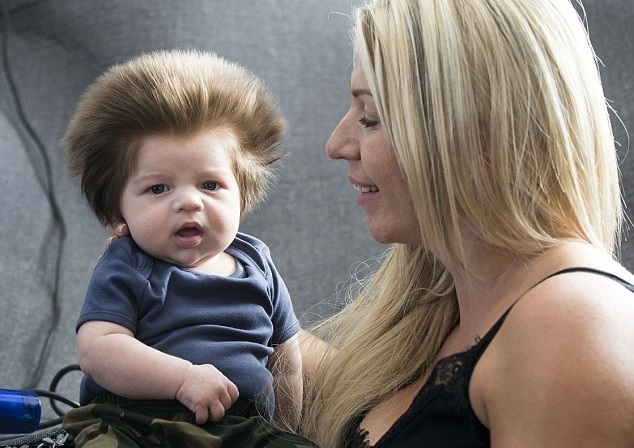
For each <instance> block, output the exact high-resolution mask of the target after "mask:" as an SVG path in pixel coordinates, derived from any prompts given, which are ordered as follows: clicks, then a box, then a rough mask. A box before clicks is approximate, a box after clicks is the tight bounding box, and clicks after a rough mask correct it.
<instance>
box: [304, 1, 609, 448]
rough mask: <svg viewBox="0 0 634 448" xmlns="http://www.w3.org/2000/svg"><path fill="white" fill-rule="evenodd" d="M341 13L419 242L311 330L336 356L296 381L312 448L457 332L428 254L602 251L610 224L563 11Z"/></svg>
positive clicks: (596, 94) (340, 440) (596, 116)
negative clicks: (580, 246) (466, 234)
mask: <svg viewBox="0 0 634 448" xmlns="http://www.w3.org/2000/svg"><path fill="white" fill-rule="evenodd" d="M356 17H357V19H356V25H355V28H354V34H353V39H354V44H355V54H356V56H357V57H358V60H359V61H360V63H361V66H362V68H363V71H364V74H365V76H366V78H367V80H368V82H369V85H370V89H371V91H372V94H373V97H374V99H375V101H376V103H377V107H378V110H379V116H380V119H381V122H382V123H383V126H384V128H385V129H386V130H387V132H388V134H389V136H390V140H391V143H392V146H393V148H394V152H395V155H396V159H397V160H398V163H399V165H400V168H401V171H402V173H403V176H404V179H405V181H406V183H407V185H408V188H409V190H410V194H411V197H412V198H413V200H414V207H415V210H416V213H417V217H418V220H419V224H420V236H421V241H422V242H423V244H422V246H421V247H410V246H405V245H395V246H394V248H393V249H392V250H391V251H390V252H389V254H388V255H387V257H386V259H385V260H384V262H383V264H382V266H381V267H380V268H379V269H378V271H377V272H376V274H374V275H373V276H372V277H371V278H370V279H368V280H367V282H366V284H364V285H361V290H360V292H359V295H358V297H357V298H356V300H354V301H352V302H351V303H350V304H349V305H348V306H347V308H346V309H344V311H343V312H341V313H339V314H338V315H335V316H334V317H332V318H331V319H328V320H326V321H325V322H324V323H323V324H321V325H320V326H319V327H318V328H317V329H316V330H315V331H316V332H317V334H320V335H324V337H327V339H328V340H329V342H330V344H331V346H332V347H333V349H334V350H336V354H332V353H331V354H330V355H328V356H327V357H326V358H324V360H323V362H322V364H321V366H320V368H319V369H318V371H317V372H316V373H315V374H314V375H311V377H310V378H308V380H309V381H308V382H307V399H306V401H305V403H306V415H305V421H304V429H305V431H306V434H307V435H309V436H310V437H313V438H314V439H315V440H316V442H317V443H318V444H319V445H320V446H321V447H322V448H333V447H340V446H345V444H346V442H347V441H348V440H349V437H350V435H351V432H352V431H354V430H355V429H356V428H357V427H358V424H359V421H360V419H361V418H362V416H363V415H364V414H365V413H366V412H367V411H368V410H370V409H371V408H372V407H374V406H375V405H376V404H378V403H380V402H381V401H382V400H384V399H385V398H387V397H389V396H390V395H392V394H394V393H395V392H396V391H397V390H399V389H400V388H402V387H403V386H404V385H406V384H408V383H409V382H411V381H412V380H414V379H416V378H420V377H421V376H422V375H426V374H427V373H429V370H430V368H431V367H432V365H433V361H434V358H435V357H436V355H437V353H438V350H439V348H440V347H441V345H442V343H443V342H444V340H445V338H446V337H447V335H448V333H449V332H450V331H451V329H452V328H453V327H454V326H455V324H456V323H457V321H458V309H457V301H456V297H455V291H454V288H453V281H452V279H451V276H450V274H449V273H448V272H447V271H446V269H445V268H444V267H443V266H442V265H441V264H440V263H439V262H438V261H437V259H435V257H434V256H433V255H432V253H436V254H443V257H446V258H447V259H448V260H450V261H451V262H452V263H453V264H455V265H458V266H459V265H461V260H462V259H463V251H462V250H463V249H462V247H461V246H460V241H461V239H460V238H459V235H460V232H461V229H462V228H464V227H467V228H469V229H470V230H471V231H472V232H474V233H475V234H476V235H477V236H478V237H479V238H481V240H482V241H483V242H484V243H486V244H488V245H489V246H491V247H493V248H497V249H498V250H500V251H504V252H507V253H509V254H512V255H514V256H516V257H518V258H523V257H530V256H533V255H536V254H538V253H540V252H543V251H544V250H545V249H547V248H548V247H551V246H553V245H555V244H557V243H559V242H561V241H562V240H565V239H568V238H577V239H581V240H584V241H587V242H589V243H591V244H594V245H598V246H601V247H604V248H605V249H606V251H608V252H611V253H614V252H615V250H616V249H617V247H616V245H617V235H618V234H619V232H620V227H621V221H622V210H621V197H620V191H619V182H618V169H617V161H616V151H615V147H614V141H613V137H612V131H611V126H610V121H609V115H608V108H607V105H606V100H605V98H604V95H603V91H602V87H601V82H600V79H599V74H598V68H597V63H596V58H595V55H594V53H593V50H592V47H591V45H590V42H589V40H588V36H587V33H586V31H585V29H584V27H583V24H582V22H581V20H580V18H579V16H578V15H577V13H576V12H575V10H574V8H573V7H572V5H571V4H570V3H569V2H568V1H567V0H566V1H563V0H376V1H373V2H371V3H369V4H367V5H365V6H364V7H362V8H360V9H359V10H358V11H357V15H356ZM333 353H334V352H333Z"/></svg>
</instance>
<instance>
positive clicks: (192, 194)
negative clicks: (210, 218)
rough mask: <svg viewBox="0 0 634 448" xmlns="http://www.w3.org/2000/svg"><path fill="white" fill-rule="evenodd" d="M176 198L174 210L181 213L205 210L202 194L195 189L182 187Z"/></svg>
mask: <svg viewBox="0 0 634 448" xmlns="http://www.w3.org/2000/svg"><path fill="white" fill-rule="evenodd" d="M176 193H177V194H176V195H175V196H174V202H173V205H174V210H175V211H177V212H179V211H187V212H191V211H197V210H202V209H203V201H202V197H201V194H202V193H201V192H200V191H199V190H198V189H197V188H194V187H182V188H180V189H179V190H177V192H176Z"/></svg>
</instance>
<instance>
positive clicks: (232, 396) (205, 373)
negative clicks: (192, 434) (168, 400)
mask: <svg viewBox="0 0 634 448" xmlns="http://www.w3.org/2000/svg"><path fill="white" fill-rule="evenodd" d="M238 395H239V393H238V388H237V387H236V385H235V384H233V383H232V382H231V381H229V379H228V378H227V377H226V376H224V375H223V374H222V373H221V372H220V371H219V370H218V369H216V368H215V367H214V366H212V365H211V364H203V365H194V366H192V368H191V369H190V371H189V375H188V376H187V377H186V378H185V380H184V381H183V384H181V387H180V388H179V389H178V392H176V399H177V400H178V401H180V402H181V403H183V405H185V406H186V407H187V408H188V409H189V410H191V411H192V412H193V413H195V414H196V423H198V424H203V423H206V422H207V421H209V420H211V421H213V422H216V421H218V420H220V419H221V418H222V417H223V416H224V415H225V411H226V410H227V409H229V408H230V407H231V405H232V404H233V403H234V402H235V401H236V400H237V399H238Z"/></svg>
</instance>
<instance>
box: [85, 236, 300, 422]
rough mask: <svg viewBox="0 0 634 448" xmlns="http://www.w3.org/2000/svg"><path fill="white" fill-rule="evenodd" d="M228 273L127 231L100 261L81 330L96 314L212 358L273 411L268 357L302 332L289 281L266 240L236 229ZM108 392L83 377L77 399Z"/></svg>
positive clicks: (175, 351)
mask: <svg viewBox="0 0 634 448" xmlns="http://www.w3.org/2000/svg"><path fill="white" fill-rule="evenodd" d="M226 252H227V253H229V254H230V255H232V256H233V257H234V258H235V259H236V265H237V269H236V272H235V273H233V274H232V275H230V276H228V277H221V276H215V275H209V274H203V273H200V272H196V271H193V270H191V269H187V268H182V267H178V266H175V265H173V264H170V263H167V262H164V261H161V260H158V259H156V258H153V257H151V256H149V255H147V254H146V253H145V252H143V251H142V250H141V249H140V248H139V247H138V246H137V245H136V244H135V243H134V241H133V240H132V238H130V237H124V238H120V239H118V240H116V241H115V242H113V243H112V244H111V245H110V246H109V247H108V249H107V251H106V252H105V254H104V255H103V257H102V258H101V260H100V261H99V263H98V264H97V266H96V267H95V270H94V273H93V276H92V278H91V280H90V284H89V286H88V291H87V293H86V298H85V301H84V305H83V308H82V310H81V314H80V316H79V319H78V321H77V326H76V329H79V327H80V326H81V325H82V324H83V323H85V322H87V321H91V320H100V321H108V322H113V323H116V324H119V325H122V326H124V327H126V328H128V329H129V330H130V331H132V333H133V334H134V336H135V338H137V339H138V340H140V341H141V342H143V343H144V344H146V345H148V346H150V347H153V348H155V349H157V350H160V351H162V352H164V353H168V354H170V355H174V356H177V357H179V358H182V359H186V360H188V361H190V362H192V363H193V364H213V365H214V366H215V367H216V368H217V369H218V370H220V371H221V372H222V373H223V374H224V375H225V376H226V377H227V378H229V379H230V380H231V381H233V383H235V385H236V386H237V387H238V390H239V392H240V398H241V399H246V400H248V401H253V402H255V403H256V405H257V406H258V408H259V409H261V410H262V411H263V412H264V413H265V415H266V416H268V417H269V418H270V417H271V416H272V415H273V410H274V407H275V396H274V392H273V386H272V376H271V374H270V372H269V371H268V369H267V367H266V366H267V362H268V357H269V355H271V353H272V352H273V348H272V347H274V346H275V345H278V344H281V343H283V342H285V341H286V340H288V339H289V338H291V337H292V336H294V335H295V334H296V333H297V332H298V331H299V322H298V320H297V318H296V317H295V314H294V312H293V307H292V304H291V300H290V296H289V293H288V290H287V289H286V285H285V284H284V282H283V280H282V278H281V277H280V275H279V273H278V272H277V270H276V269H275V266H274V265H273V262H272V260H271V257H270V253H269V249H268V247H267V246H266V245H265V244H264V243H262V242H261V241H259V240H258V239H256V238H254V237H252V236H249V235H246V234H243V233H238V234H237V236H236V238H235V239H234V241H233V242H232V243H231V245H230V246H229V248H227V250H226ZM102 392H105V389H103V388H101V387H100V386H99V385H98V384H97V383H96V382H94V381H93V380H92V379H91V378H89V377H85V378H84V379H83V381H82V386H81V392H80V403H81V404H82V405H84V404H88V403H89V402H90V400H91V399H92V398H94V397H95V396H96V395H98V394H100V393H102Z"/></svg>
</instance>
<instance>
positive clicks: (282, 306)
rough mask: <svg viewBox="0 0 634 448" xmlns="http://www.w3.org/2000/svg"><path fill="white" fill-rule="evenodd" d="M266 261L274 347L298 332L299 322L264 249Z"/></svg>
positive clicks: (285, 289)
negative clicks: (269, 286)
mask: <svg viewBox="0 0 634 448" xmlns="http://www.w3.org/2000/svg"><path fill="white" fill-rule="evenodd" d="M266 259H267V264H268V266H269V275H270V279H269V281H270V285H271V301H272V314H271V322H272V323H273V336H272V337H271V345H272V346H276V345H279V344H282V343H283V342H286V341H287V340H288V339H290V338H291V337H293V336H295V335H296V334H297V333H298V332H299V321H298V319H297V316H295V311H294V310H293V303H292V301H291V296H290V293H289V292H288V289H287V288H286V284H285V283H284V279H282V276H281V275H280V273H279V272H278V271H277V269H276V267H275V264H274V263H273V260H272V259H271V256H270V253H269V251H268V248H267V249H266Z"/></svg>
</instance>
